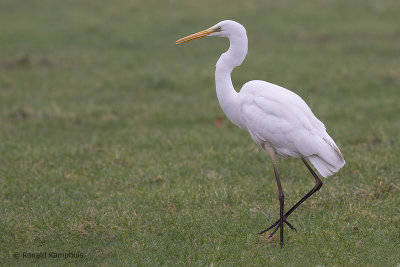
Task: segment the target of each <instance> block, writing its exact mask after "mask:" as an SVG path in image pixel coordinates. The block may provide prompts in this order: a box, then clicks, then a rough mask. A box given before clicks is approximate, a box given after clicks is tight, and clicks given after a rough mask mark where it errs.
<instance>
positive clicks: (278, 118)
mask: <svg viewBox="0 0 400 267" xmlns="http://www.w3.org/2000/svg"><path fill="white" fill-rule="evenodd" d="M205 36H219V37H226V38H228V39H229V41H230V47H229V50H228V51H227V52H225V53H223V54H222V55H221V57H220V58H219V60H218V62H217V65H216V70H215V83H216V89H217V97H218V100H219V103H220V105H221V108H222V110H223V111H224V113H225V114H226V116H227V117H228V119H229V120H230V121H231V122H232V123H234V124H236V125H237V126H239V127H240V128H243V129H245V130H247V131H248V132H249V133H250V136H251V137H252V139H253V140H254V142H255V143H256V144H258V145H259V146H260V147H262V148H263V149H265V150H266V151H267V152H268V154H269V156H270V157H271V160H272V163H273V165H274V171H275V176H276V179H277V184H278V190H279V200H280V204H281V212H280V215H281V216H280V219H279V220H278V221H277V223H275V224H274V225H273V226H275V225H277V226H276V228H275V230H274V232H273V233H272V234H271V236H272V235H273V234H274V233H275V231H276V230H277V229H278V228H280V229H281V245H283V223H286V224H288V225H289V226H290V227H291V228H292V229H294V227H293V226H292V225H291V224H289V223H288V222H287V221H286V218H287V217H288V216H289V215H290V214H291V213H292V212H293V210H294V209H296V208H297V207H298V206H299V205H300V204H301V203H302V202H303V201H304V200H306V199H307V198H308V197H309V196H311V195H312V194H313V193H315V192H316V191H317V190H318V189H319V188H320V187H321V186H322V181H321V180H320V179H319V178H318V176H317V175H316V174H315V173H314V171H313V170H312V168H311V167H310V166H309V165H308V164H307V162H306V161H305V160H304V159H308V160H309V161H310V162H311V163H312V164H313V165H314V167H315V168H316V169H317V170H318V172H319V173H320V174H321V175H322V176H324V177H326V176H329V175H332V174H334V173H335V172H337V171H338V170H339V169H340V168H342V167H343V165H344V164H345V161H344V159H343V156H342V154H341V153H340V150H339V148H338V147H337V146H336V144H335V142H334V141H333V139H332V138H331V137H330V136H329V135H328V133H327V132H326V129H325V125H324V124H323V123H322V122H321V121H320V120H318V119H317V118H316V117H315V116H314V114H313V113H312V111H311V109H310V108H309V107H308V106H307V104H306V103H305V102H304V100H303V99H302V98H301V97H300V96H298V95H297V94H295V93H293V92H291V91H289V90H287V89H285V88H283V87H280V86H278V85H275V84H272V83H268V82H265V81H259V80H254V81H250V82H247V83H246V84H244V85H243V87H242V89H241V90H240V92H239V93H237V92H236V91H235V89H234V87H233V84H232V80H231V72H232V70H233V69H234V68H235V67H236V66H239V65H240V64H241V63H242V62H243V60H244V58H245V57H246V54H247V45H248V41H247V35H246V30H245V28H244V27H243V26H242V25H241V24H239V23H237V22H234V21H231V20H225V21H221V22H220V23H218V24H216V25H214V26H213V27H211V28H209V29H207V30H204V31H201V32H198V33H195V34H192V35H189V36H187V37H184V38H182V39H179V40H178V41H177V44H179V43H183V42H187V41H191V40H194V39H198V38H201V37H205ZM275 154H278V155H280V156H289V157H294V158H302V159H303V162H304V163H305V164H306V166H307V167H308V169H309V170H310V172H311V173H312V174H313V176H314V177H315V179H316V185H315V187H314V188H313V189H312V190H311V191H310V192H309V193H308V194H306V196H304V197H303V198H302V199H301V200H300V201H299V202H298V203H296V205H295V206H293V208H292V209H290V210H289V211H288V212H286V213H285V214H283V203H284V195H283V190H282V187H281V184H280V180H279V175H278V171H277V168H276V162H275ZM270 228H271V227H269V228H267V229H266V230H269V229H270ZM266 230H264V231H266ZM264 231H262V232H261V233H263V232H264Z"/></svg>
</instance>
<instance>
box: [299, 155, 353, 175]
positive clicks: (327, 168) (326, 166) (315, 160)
mask: <svg viewBox="0 0 400 267" xmlns="http://www.w3.org/2000/svg"><path fill="white" fill-rule="evenodd" d="M307 158H308V159H309V160H310V162H311V163H312V165H314V167H315V168H316V169H317V171H318V172H319V173H320V174H321V175H322V176H323V177H327V176H330V175H332V174H334V173H336V172H338V171H339V170H340V169H341V168H342V167H343V166H344V164H345V163H346V162H345V160H344V159H343V157H342V155H341V154H340V155H339V154H338V157H337V160H335V161H333V162H332V161H331V162H327V161H326V160H324V159H323V158H321V157H320V156H318V155H311V156H309V157H307Z"/></svg>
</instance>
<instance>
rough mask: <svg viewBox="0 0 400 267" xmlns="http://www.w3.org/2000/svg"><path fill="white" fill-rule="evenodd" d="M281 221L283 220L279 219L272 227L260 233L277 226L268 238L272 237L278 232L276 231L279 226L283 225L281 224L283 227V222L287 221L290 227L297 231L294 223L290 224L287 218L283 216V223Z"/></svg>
mask: <svg viewBox="0 0 400 267" xmlns="http://www.w3.org/2000/svg"><path fill="white" fill-rule="evenodd" d="M280 221H281V220H280V219H279V220H277V221H276V222H275V223H274V224H273V225H271V226H270V227H268V228H266V229H264V230H262V231H261V232H259V233H258V234H259V235H261V234H263V233H265V232H267V231H269V230H271V229H272V228H274V227H275V229H274V230H273V231H272V233H271V234H270V235H269V236H268V238H271V237H272V236H273V235H274V234H275V233H276V231H278V229H279V227H281V226H282V227H283V223H286V224H287V225H288V226H289V227H290V229H292V230H295V231H296V232H297V230H296V228H295V227H294V226H293V225H292V224H290V223H289V222H288V221H287V220H286V218H283V223H280Z"/></svg>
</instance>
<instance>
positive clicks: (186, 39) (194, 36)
mask: <svg viewBox="0 0 400 267" xmlns="http://www.w3.org/2000/svg"><path fill="white" fill-rule="evenodd" d="M213 32H214V30H213V29H207V30H204V31H201V32H197V33H194V34H191V35H189V36H186V37H183V38H181V39H179V40H177V41H176V44H181V43H185V42H189V41H192V40H196V39H199V38H203V37H206V36H207V35H209V34H211V33H213Z"/></svg>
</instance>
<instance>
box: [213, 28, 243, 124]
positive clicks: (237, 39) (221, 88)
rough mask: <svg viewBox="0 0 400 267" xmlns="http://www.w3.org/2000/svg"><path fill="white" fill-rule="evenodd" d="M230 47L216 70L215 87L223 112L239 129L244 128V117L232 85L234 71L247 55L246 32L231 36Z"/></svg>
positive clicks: (219, 61)
mask: <svg viewBox="0 0 400 267" xmlns="http://www.w3.org/2000/svg"><path fill="white" fill-rule="evenodd" d="M228 38H229V41H230V46H229V49H228V51H226V52H225V53H223V54H222V55H221V57H220V58H219V60H218V62H217V65H216V70H215V85H216V88H217V97H218V101H219V104H220V105H221V108H222V110H223V111H224V113H225V114H226V116H227V117H228V119H229V120H230V121H231V122H232V123H234V124H236V125H237V126H239V127H241V128H242V127H243V126H244V124H243V122H242V116H241V113H240V108H239V101H238V93H237V92H236V91H235V88H234V87H233V84H232V79H231V73H232V70H233V69H234V68H235V67H237V66H239V65H240V64H242V62H243V60H244V58H245V57H246V54H247V36H246V31H245V30H243V31H240V32H236V33H235V35H233V36H229V37H228Z"/></svg>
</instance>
